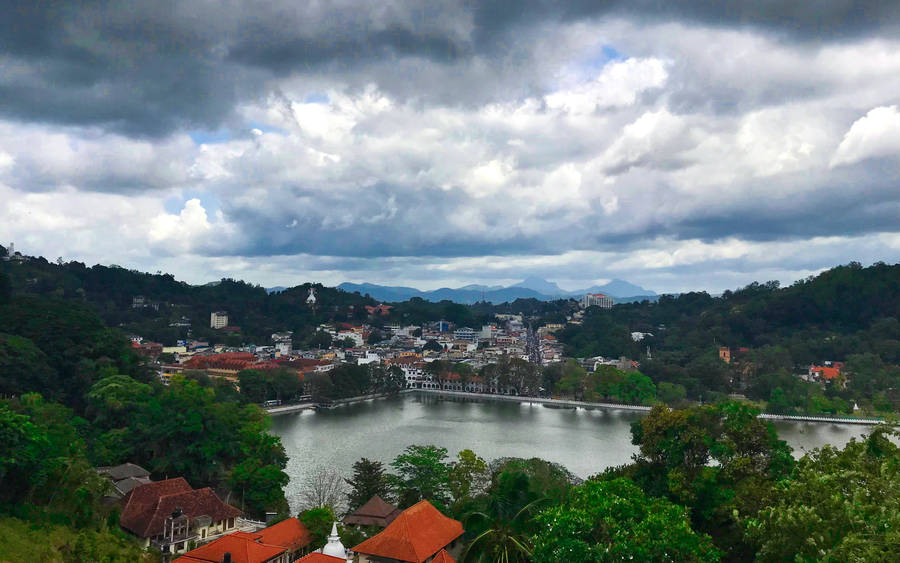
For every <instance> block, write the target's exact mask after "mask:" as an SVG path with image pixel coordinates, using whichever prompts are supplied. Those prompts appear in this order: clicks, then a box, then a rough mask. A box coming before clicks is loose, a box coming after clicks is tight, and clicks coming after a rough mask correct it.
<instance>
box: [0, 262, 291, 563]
mask: <svg viewBox="0 0 900 563" xmlns="http://www.w3.org/2000/svg"><path fill="white" fill-rule="evenodd" d="M4 278H5V276H3V275H2V272H0V279H4ZM295 377H296V376H295ZM226 383H227V382H226ZM267 425H268V417H267V416H266V414H265V412H264V411H262V410H261V409H259V408H258V407H257V406H255V405H253V404H250V402H249V401H248V400H247V399H246V398H245V397H242V396H241V395H240V394H238V393H237V392H236V390H235V389H234V388H233V386H231V384H227V385H222V382H219V381H216V382H213V381H211V380H210V379H208V378H205V377H197V376H193V375H191V376H188V377H184V378H181V377H178V378H174V380H173V381H172V382H171V383H170V385H168V386H163V385H162V384H160V383H159V382H158V381H157V379H156V377H155V376H152V375H151V372H149V371H148V370H147V369H146V368H145V367H144V366H143V365H142V363H141V361H140V359H139V358H138V357H137V356H136V355H135V354H134V352H133V351H132V349H131V347H130V343H129V341H128V340H127V339H126V338H125V337H124V335H123V334H122V333H121V332H120V331H118V330H113V329H109V328H107V327H106V326H105V325H104V323H103V322H102V320H101V319H100V318H99V317H98V316H97V315H96V313H94V312H93V310H92V309H91V308H89V307H87V306H85V305H82V304H79V303H77V302H73V301H62V300H58V299H52V298H46V297H39V296H35V295H27V294H26V295H16V296H13V295H11V294H10V293H9V292H4V294H3V295H2V296H0V546H2V547H0V560H29V558H28V557H19V556H18V555H17V553H18V552H17V551H15V550H18V549H20V548H21V549H25V547H27V545H28V544H27V543H23V542H22V541H20V540H19V539H17V540H15V541H12V540H10V541H9V542H6V541H2V536H3V535H6V534H14V533H15V530H19V529H20V528H21V527H22V526H26V525H37V526H39V529H41V530H42V531H43V532H46V533H47V534H48V535H47V538H48V542H49V543H46V544H45V545H44V548H45V551H42V552H40V553H38V552H32V556H31V557H32V559H31V560H45V559H46V560H60V561H93V560H96V561H104V560H106V561H118V560H139V559H140V557H141V556H140V555H139V554H137V553H138V552H137V551H136V550H135V548H134V543H133V542H132V541H131V540H129V539H128V538H127V537H126V536H125V535H123V534H122V533H121V532H119V530H118V526H117V525H116V520H117V517H116V515H115V513H114V512H112V513H111V512H110V508H109V507H108V506H105V505H104V504H103V503H101V499H102V498H103V496H104V495H105V494H106V493H107V491H108V487H109V483H108V481H106V480H105V479H103V478H101V477H99V476H98V475H97V473H96V472H95V471H94V470H93V469H92V468H93V467H95V466H100V465H113V464H118V463H123V462H126V461H130V462H134V463H138V464H140V465H143V466H145V467H146V468H147V469H148V470H150V471H151V473H152V474H153V476H154V477H156V478H164V477H166V476H175V475H178V476H183V477H185V478H186V479H187V480H188V482H189V483H190V484H191V485H192V486H194V487H203V486H212V487H214V488H215V489H217V490H218V491H219V493H220V494H221V495H222V496H223V498H227V499H229V501H230V502H231V503H232V504H235V505H237V506H238V507H242V508H243V509H244V510H245V511H246V512H247V513H248V514H250V515H255V516H262V515H263V513H264V512H265V511H269V510H274V511H277V512H281V513H285V512H286V511H287V502H286V501H285V498H284V493H283V490H282V488H283V486H284V485H285V484H286V483H287V479H288V478H287V475H286V474H285V473H284V471H283V469H284V467H285V465H286V463H287V458H286V456H285V453H284V449H283V448H282V447H281V443H280V441H279V439H278V438H277V437H274V436H271V435H269V434H268V433H267V432H266V429H267ZM24 537H27V534H26V536H24ZM49 538H55V539H53V540H52V541H51V540H50V539H49ZM4 549H9V550H10V551H9V554H5V553H4V552H3V550H4ZM135 554H137V555H135Z"/></svg>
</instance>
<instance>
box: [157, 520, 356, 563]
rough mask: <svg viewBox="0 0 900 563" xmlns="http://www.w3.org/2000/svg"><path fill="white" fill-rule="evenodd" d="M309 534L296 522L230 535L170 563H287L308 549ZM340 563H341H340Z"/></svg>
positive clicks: (286, 522) (291, 521) (284, 521)
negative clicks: (229, 559) (225, 561)
mask: <svg viewBox="0 0 900 563" xmlns="http://www.w3.org/2000/svg"><path fill="white" fill-rule="evenodd" d="M310 541H311V538H310V535H309V530H307V529H306V526H304V525H303V524H302V523H301V522H300V521H299V520H297V519H296V518H288V519H287V520H282V521H281V522H279V523H278V524H275V525H274V526H269V527H268V528H265V529H262V530H260V531H258V532H254V533H248V532H234V533H231V534H228V535H227V536H222V537H221V538H219V539H217V540H215V541H212V542H210V543H208V544H206V545H204V546H201V547H198V548H197V549H193V550H191V551H189V552H187V553H185V554H184V555H183V556H181V557H179V558H178V559H176V560H175V562H174V563H221V562H222V561H224V559H225V555H226V554H228V555H229V556H230V558H231V561H232V563H291V562H292V561H294V560H295V559H296V558H297V557H298V556H299V555H300V554H301V553H303V551H304V550H305V549H306V547H307V546H309V542H310ZM341 563H343V561H342V562H341Z"/></svg>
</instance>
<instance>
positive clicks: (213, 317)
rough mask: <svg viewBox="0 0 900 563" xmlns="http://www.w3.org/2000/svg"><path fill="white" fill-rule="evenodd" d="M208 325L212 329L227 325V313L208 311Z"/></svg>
mask: <svg viewBox="0 0 900 563" xmlns="http://www.w3.org/2000/svg"><path fill="white" fill-rule="evenodd" d="M209 326H210V328H214V329H221V328H225V327H226V326H228V313H226V312H225V311H213V312H212V313H210V315H209Z"/></svg>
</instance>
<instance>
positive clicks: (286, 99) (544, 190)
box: [0, 0, 900, 291]
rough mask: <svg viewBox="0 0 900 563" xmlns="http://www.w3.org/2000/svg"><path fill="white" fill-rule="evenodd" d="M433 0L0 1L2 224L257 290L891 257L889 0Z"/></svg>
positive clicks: (119, 259) (52, 252) (692, 270)
mask: <svg viewBox="0 0 900 563" xmlns="http://www.w3.org/2000/svg"><path fill="white" fill-rule="evenodd" d="M422 4H423V3H420V2H415V3H407V2H392V1H381V2H376V3H355V2H343V1H333V0H330V1H328V2H318V1H313V2H296V1H290V2H287V1H285V2H278V1H274V2H273V1H266V2H253V1H249V0H244V1H241V2H232V1H230V0H205V1H196V2H168V1H163V0H154V1H152V2H150V1H148V2H145V3H141V2H113V3H107V2H94V1H89V0H81V1H74V0H73V1H69V2H50V1H34V0H22V1H13V2H8V1H4V0H0V13H2V14H3V16H2V17H0V202H2V203H0V237H2V241H3V244H6V243H7V241H13V242H15V243H16V248H17V249H18V250H22V251H23V252H26V253H28V254H35V255H43V256H46V257H48V258H50V259H55V258H56V257H57V256H62V257H63V259H64V260H79V261H83V262H86V263H88V264H94V263H98V262H99V263H105V264H110V263H116V264H121V265H123V266H127V267H131V268H138V269H141V270H147V271H157V270H162V271H166V272H171V273H173V274H175V275H176V277H178V278H180V279H184V280H186V281H189V282H192V283H200V282H206V281H211V280H215V279H219V278H221V277H224V276H229V277H236V278H242V279H246V280H248V281H252V282H254V283H260V284H263V285H266V286H272V285H294V284H297V283H302V282H304V281H310V280H313V281H321V282H323V283H326V284H336V283H339V282H341V281H357V282H359V281H369V282H373V283H390V284H405V285H414V286H417V287H421V288H434V287H439V286H443V285H451V286H454V285H463V284H467V283H478V282H483V283H491V284H494V283H504V282H510V281H516V280H518V279H521V278H523V277H525V276H526V275H538V276H543V277H546V278H548V279H551V280H556V281H558V282H560V285H562V286H563V287H566V288H570V289H574V288H576V287H579V286H585V285H589V284H591V283H593V282H596V281H603V280H607V279H610V278H622V279H627V280H629V281H632V282H634V283H637V284H640V285H643V286H644V287H647V288H650V289H654V290H657V291H682V290H689V289H698V288H699V289H707V290H710V291H720V290H722V289H725V288H730V287H737V286H740V285H743V284H746V283H748V282H750V281H753V280H760V281H765V280H770V279H778V280H781V281H782V282H792V281H794V280H796V279H799V278H803V277H806V276H808V275H811V274H813V273H816V272H818V271H820V270H821V269H823V268H827V267H830V266H834V265H837V264H841V263H846V262H848V261H851V260H857V261H860V262H863V263H871V262H874V261H878V260H883V261H886V262H897V261H898V260H900V8H898V6H897V3H896V2H888V1H871V0H870V1H857V2H851V1H849V0H832V1H821V0H810V1H807V2H794V3H788V2H781V1H775V0H744V1H734V2H721V3H718V2H685V1H670V2H665V3H660V2H657V1H651V0H629V1H624V2H617V1H609V2H566V3H564V4H556V3H554V2H549V1H543V2H542V1H520V2H507V1H499V0H498V1H494V2H476V1H473V0H461V1H445V2H440V1H431V2H427V3H425V4H427V5H426V6H424V7H423V5H422ZM789 4H795V5H794V6H790V5H789ZM661 6H663V7H662V8H661ZM661 10H662V11H661Z"/></svg>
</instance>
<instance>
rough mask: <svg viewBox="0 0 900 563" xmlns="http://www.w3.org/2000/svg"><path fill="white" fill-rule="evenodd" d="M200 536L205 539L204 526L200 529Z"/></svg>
mask: <svg viewBox="0 0 900 563" xmlns="http://www.w3.org/2000/svg"><path fill="white" fill-rule="evenodd" d="M200 538H201V539H205V538H206V528H203V530H201V531H200Z"/></svg>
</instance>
